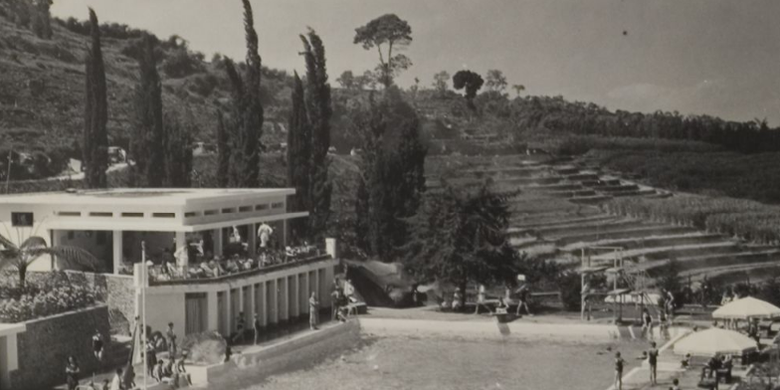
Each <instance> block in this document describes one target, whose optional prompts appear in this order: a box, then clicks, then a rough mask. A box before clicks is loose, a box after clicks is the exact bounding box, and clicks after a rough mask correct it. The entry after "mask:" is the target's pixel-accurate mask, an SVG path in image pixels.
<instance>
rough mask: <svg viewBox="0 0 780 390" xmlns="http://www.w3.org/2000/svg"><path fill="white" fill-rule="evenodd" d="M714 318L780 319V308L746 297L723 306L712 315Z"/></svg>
mask: <svg viewBox="0 0 780 390" xmlns="http://www.w3.org/2000/svg"><path fill="white" fill-rule="evenodd" d="M712 317H714V318H726V319H748V318H777V317H780V307H777V306H775V305H773V304H771V303H769V302H765V301H762V300H760V299H756V298H753V297H746V298H742V299H738V300H736V301H733V302H730V303H727V304H725V305H723V306H721V307H720V308H719V309H718V310H715V311H714V312H713V313H712Z"/></svg>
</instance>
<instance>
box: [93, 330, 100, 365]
mask: <svg viewBox="0 0 780 390" xmlns="http://www.w3.org/2000/svg"><path fill="white" fill-rule="evenodd" d="M92 353H93V354H94V355H95V359H97V360H98V361H99V362H102V361H103V335H102V334H100V330H98V329H95V334H94V335H92Z"/></svg>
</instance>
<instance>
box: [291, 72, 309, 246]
mask: <svg viewBox="0 0 780 390" xmlns="http://www.w3.org/2000/svg"><path fill="white" fill-rule="evenodd" d="M294 79H295V85H294V88H293V92H292V112H291V113H290V123H289V129H288V131H287V185H288V186H289V187H292V188H295V196H293V197H292V198H291V199H290V202H289V203H288V211H308V210H309V208H310V205H311V202H310V199H309V180H310V177H309V174H310V172H311V168H312V167H311V163H312V160H311V147H312V138H311V126H310V125H309V118H308V115H307V112H306V101H305V97H304V88H303V81H301V78H300V77H299V76H298V72H295V76H294ZM290 222H291V224H290V229H291V231H292V233H293V239H298V238H301V237H307V236H308V230H309V229H308V221H306V220H305V219H300V218H299V219H294V220H292V221H290Z"/></svg>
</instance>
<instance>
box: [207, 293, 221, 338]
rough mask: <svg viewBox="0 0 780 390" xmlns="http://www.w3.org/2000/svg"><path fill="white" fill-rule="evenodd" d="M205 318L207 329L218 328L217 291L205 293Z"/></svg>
mask: <svg viewBox="0 0 780 390" xmlns="http://www.w3.org/2000/svg"><path fill="white" fill-rule="evenodd" d="M206 294H207V295H206V318H207V321H208V323H207V326H206V327H207V328H208V330H218V329H219V315H218V313H219V309H218V308H217V292H216V291H209V292H207V293H206Z"/></svg>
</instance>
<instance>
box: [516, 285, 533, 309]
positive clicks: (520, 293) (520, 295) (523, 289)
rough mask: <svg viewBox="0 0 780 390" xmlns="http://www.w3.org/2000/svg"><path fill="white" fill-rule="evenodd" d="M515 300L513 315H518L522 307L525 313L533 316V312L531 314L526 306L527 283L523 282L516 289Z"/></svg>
mask: <svg viewBox="0 0 780 390" xmlns="http://www.w3.org/2000/svg"><path fill="white" fill-rule="evenodd" d="M517 300H518V302H517V312H516V313H515V315H517V316H519V315H520V309H521V308H524V309H525V313H526V314H528V315H529V316H533V314H531V310H530V309H529V308H528V285H526V284H524V285H522V286H520V288H519V289H517Z"/></svg>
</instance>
